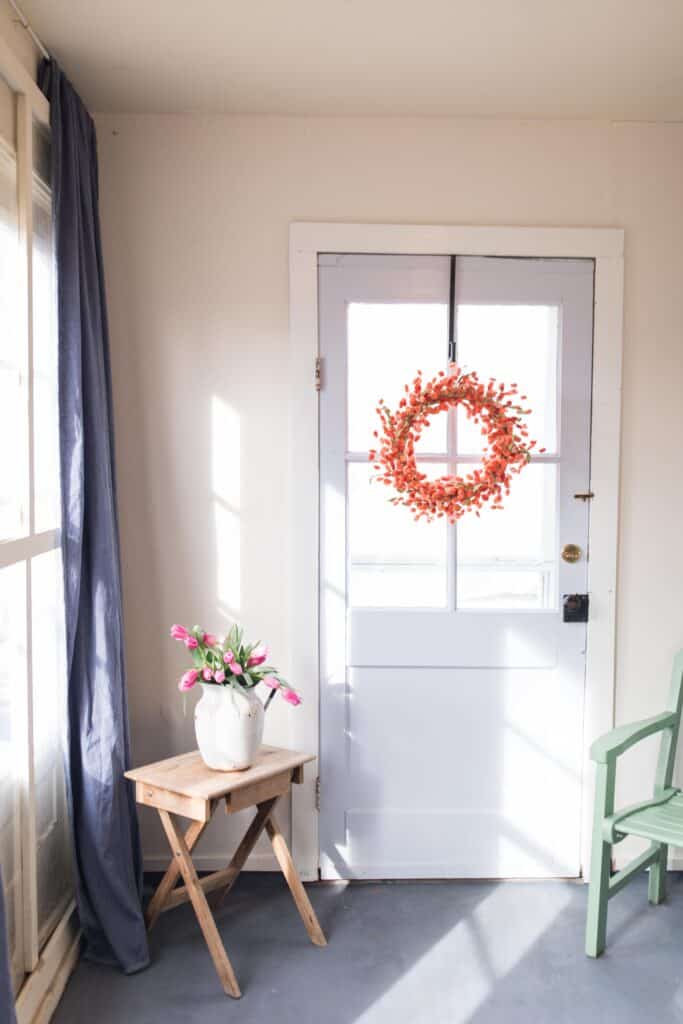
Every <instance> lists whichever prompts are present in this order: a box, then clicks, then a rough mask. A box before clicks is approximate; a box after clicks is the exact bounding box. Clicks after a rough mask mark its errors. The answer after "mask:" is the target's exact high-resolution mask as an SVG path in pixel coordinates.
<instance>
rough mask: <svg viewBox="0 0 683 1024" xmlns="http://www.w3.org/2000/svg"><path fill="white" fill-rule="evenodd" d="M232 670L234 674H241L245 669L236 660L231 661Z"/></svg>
mask: <svg viewBox="0 0 683 1024" xmlns="http://www.w3.org/2000/svg"><path fill="white" fill-rule="evenodd" d="M230 671H231V672H232V674H233V675H234V676H241V675H242V671H243V669H242V666H241V665H239V664H238V663H237V662H236V661H231V662H230Z"/></svg>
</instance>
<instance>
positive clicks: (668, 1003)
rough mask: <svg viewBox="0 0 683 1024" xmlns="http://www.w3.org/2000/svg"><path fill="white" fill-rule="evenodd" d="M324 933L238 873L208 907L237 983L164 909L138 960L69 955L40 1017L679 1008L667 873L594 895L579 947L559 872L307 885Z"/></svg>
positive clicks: (193, 927) (337, 1020)
mask: <svg viewBox="0 0 683 1024" xmlns="http://www.w3.org/2000/svg"><path fill="white" fill-rule="evenodd" d="M309 893H310V896H311V900H312V902H313V904H314V906H315V908H316V911H317V913H318V916H319V918H320V922H321V925H322V927H323V929H324V931H325V932H326V934H327V937H328V940H329V945H328V947H327V948H326V949H317V948H316V947H314V946H312V945H311V944H310V943H309V942H308V940H307V936H306V933H305V931H304V929H303V925H302V924H301V921H300V919H299V917H298V915H297V913H296V910H295V908H294V905H293V904H292V902H291V899H290V897H289V893H288V890H287V889H286V887H285V885H284V882H283V880H282V879H281V877H279V876H278V875H274V874H273V875H268V874H245V875H242V876H241V877H240V879H239V881H238V883H237V885H236V886H235V888H234V890H233V892H232V894H231V896H230V898H229V899H228V900H227V901H226V903H225V905H224V907H223V908H222V909H221V910H220V911H219V912H218V914H217V921H218V925H219V929H220V931H221V934H222V936H223V939H224V942H225V945H226V949H227V951H228V954H229V956H230V957H231V959H232V963H233V966H234V968H235V971H236V973H237V977H238V979H239V982H240V985H241V987H242V992H243V996H242V999H241V1000H239V1001H235V1000H231V999H229V998H228V997H227V996H224V995H223V994H222V991H221V989H220V986H219V984H218V980H217V977H216V975H215V973H214V969H213V965H212V963H211V960H210V958H209V955H208V953H207V950H206V947H205V945H204V942H203V940H202V937H201V935H200V933H199V930H198V927H197V924H196V922H195V920H194V917H193V914H192V911H191V909H190V908H189V907H187V906H185V907H181V908H178V909H176V910H173V911H170V912H169V913H167V914H164V915H163V916H162V918H161V919H160V921H159V923H158V924H157V926H156V928H155V929H154V931H153V932H152V935H151V952H152V966H151V967H149V968H148V969H147V970H146V971H143V972H141V973H140V974H137V975H134V976H131V977H124V976H123V975H121V974H119V973H118V972H116V971H114V970H108V969H106V968H102V967H98V966H95V965H93V964H90V963H87V962H84V961H83V962H81V963H80V964H79V965H78V967H77V969H76V971H75V972H74V974H73V976H72V978H71V980H70V982H69V984H68V986H67V989H66V992H65V993H64V997H63V999H62V1002H61V1003H60V1006H59V1008H58V1010H57V1012H56V1014H55V1017H54V1018H53V1020H54V1022H55V1024H86V1022H87V1024H93V1022H95V1024H122V1022H125V1024H162V1022H163V1024H180V1022H191V1021H197V1022H202V1024H217V1022H221V1024H225V1022H232V1021H239V1022H240V1024H256V1022H259V1024H266V1022H271V1021H272V1022H273V1024H403V1022H405V1024H465V1022H467V1024H545V1022H548V1024H590V1022H593V1021H595V1022H601V1024H605V1022H612V1021H614V1022H615V1024H616V1022H618V1024H632V1022H633V1024H636V1022H637V1024H650V1022H652V1024H666V1022H668V1021H681V1022H683V876H680V875H672V876H670V879H669V890H668V900H667V903H666V904H663V905H662V906H660V907H649V906H648V903H647V891H646V879H645V876H643V879H642V881H641V880H640V879H638V880H636V881H634V882H633V883H632V884H631V885H630V886H628V887H627V888H626V889H625V890H624V891H623V892H621V893H620V894H619V895H618V896H616V897H615V898H614V900H613V901H612V904H611V906H610V917H609V935H608V948H607V952H606V954H605V955H604V956H603V957H602V958H601V959H600V960H598V961H593V960H588V959H586V957H585V956H584V954H583V926H584V916H585V906H586V888H585V887H584V886H582V885H578V884H572V883H563V882H504V883H491V882H410V883H405V882H395V883H391V882H389V883H381V884H375V883H372V884H352V885H343V884H340V885H331V884H321V885H313V886H309Z"/></svg>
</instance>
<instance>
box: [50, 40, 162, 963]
mask: <svg viewBox="0 0 683 1024" xmlns="http://www.w3.org/2000/svg"><path fill="white" fill-rule="evenodd" d="M39 81H40V86H41V88H42V90H43V92H44V93H45V95H46V96H47V98H48V100H49V101H50V123H51V135H52V192H53V204H54V211H55V214H54V216H55V244H56V253H57V274H58V320H59V410H60V424H59V434H60V437H59V441H60V463H61V482H62V535H63V541H62V548H63V558H64V589H65V607H66V639H67V665H68V737H67V765H66V774H67V794H68V799H69V810H70V814H71V825H72V831H73V846H74V860H75V884H76V897H77V901H78V910H79V915H80V920H81V926H82V928H83V934H84V937H85V956H87V957H88V958H89V959H91V960H95V961H97V962H98V963H105V964H118V965H120V966H121V968H122V969H123V970H124V971H126V973H130V972H133V971H137V970H140V969H141V968H143V967H146V966H147V964H148V963H149V953H148V948H147V936H146V932H145V925H144V920H143V916H142V910H141V891H142V859H141V855H140V839H139V834H138V826H137V818H136V814H135V802H134V798H133V792H132V788H131V786H130V784H129V783H127V782H126V781H125V780H124V778H123V772H124V771H125V769H126V768H128V767H129V762H130V744H129V733H128V709H127V703H126V684H125V675H124V662H123V623H122V614H121V577H120V564H119V542H118V524H117V516H116V487H115V479H114V443H113V429H112V400H111V374H110V366H109V339H108V330H107V312H106V302H105V291H104V275H103V266H102V249H101V242H100V224H99V213H98V182H97V148H96V137H95V125H94V123H93V120H92V118H91V117H90V115H89V114H88V111H87V110H86V109H85V107H84V105H83V103H82V101H81V99H80V97H79V96H78V94H77V93H76V91H75V90H74V88H73V86H72V85H71V83H70V82H69V80H68V79H67V78H66V76H65V75H64V74H63V73H62V71H61V70H60V68H59V66H58V64H57V63H56V62H55V61H54V60H50V61H43V62H42V64H41V67H40V73H39Z"/></svg>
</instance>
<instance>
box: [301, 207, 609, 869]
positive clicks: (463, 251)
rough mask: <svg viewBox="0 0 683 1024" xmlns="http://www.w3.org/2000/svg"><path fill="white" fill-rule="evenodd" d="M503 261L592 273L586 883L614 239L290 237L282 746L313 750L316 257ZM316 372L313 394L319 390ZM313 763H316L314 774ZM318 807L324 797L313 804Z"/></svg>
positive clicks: (314, 864) (410, 234)
mask: <svg viewBox="0 0 683 1024" xmlns="http://www.w3.org/2000/svg"><path fill="white" fill-rule="evenodd" d="M320 253H405V254H409V255H432V256H435V255H444V256H448V255H452V254H456V255H467V256H511V257H515V256H518V257H523V256H527V257H532V258H533V257H536V258H544V257H545V258H552V257H555V258H560V259H561V258H565V259H570V258H573V259H581V258H583V259H592V260H594V261H595V315H594V324H593V395H592V422H591V490H593V491H594V493H595V497H594V499H593V500H592V501H591V515H590V528H589V546H590V552H591V557H590V562H589V592H590V599H591V600H590V612H589V620H588V647H587V653H586V703H585V726H584V771H583V777H582V808H583V810H582V832H581V861H582V874H583V878H584V880H588V869H589V865H590V837H591V818H592V805H593V772H592V771H591V770H590V759H589V747H590V743H591V742H592V740H593V739H594V738H595V737H596V736H598V735H600V734H601V733H603V732H605V731H607V730H608V729H610V728H611V727H612V725H613V723H614V685H615V637H616V608H615V604H616V587H617V549H618V526H619V458H620V455H619V450H620V430H621V365H622V348H623V293H624V232H623V230H621V229H618V228H533V227H461V226H447V225H443V226H427V225H425V226H420V225H398V224H334V223H294V224H292V225H290V248H289V270H290V276H289V286H290V371H291V379H290V396H291V405H290V479H291V480H292V481H294V482H295V486H292V488H291V491H290V494H291V501H292V523H293V524H295V527H294V528H293V529H292V530H291V531H290V541H289V560H288V562H289V573H290V588H291V589H290V601H289V609H290V610H289V636H290V643H291V645H292V647H291V655H290V664H289V671H290V678H291V679H292V681H293V683H294V684H295V685H296V686H297V688H298V689H300V690H301V693H302V696H303V698H304V702H303V704H302V706H301V708H299V709H298V711H297V714H296V715H292V716H291V727H290V741H291V743H292V745H293V746H294V747H296V748H298V749H300V750H306V751H310V752H311V753H314V754H316V756H317V755H318V750H319V688H320V680H319V664H320V650H319V592H318V579H319V468H318V466H319V454H320V453H319V428H318V405H319V402H318V392H317V391H316V388H315V386H314V375H315V367H316V360H317V359H318V351H319V349H318V255H319V254H320ZM324 374H325V371H324V367H322V386H323V387H324ZM316 763H317V762H316ZM316 789H317V786H316V779H315V767H312V770H311V771H310V772H309V773H308V776H307V780H306V782H305V783H304V785H303V786H296V787H295V791H293V792H292V851H293V855H294V859H295V861H296V864H297V868H298V870H299V872H300V874H301V875H302V877H303V878H304V879H305V880H308V881H312V880H315V879H317V878H318V864H319V843H318V818H317V813H316V803H317V794H316ZM322 799H324V793H323V794H322Z"/></svg>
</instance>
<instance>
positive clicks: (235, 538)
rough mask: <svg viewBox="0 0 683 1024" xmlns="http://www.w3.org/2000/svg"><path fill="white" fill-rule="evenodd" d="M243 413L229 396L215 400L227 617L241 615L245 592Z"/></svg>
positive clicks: (215, 496)
mask: <svg viewBox="0 0 683 1024" xmlns="http://www.w3.org/2000/svg"><path fill="white" fill-rule="evenodd" d="M240 434H241V430H240V416H239V413H238V412H236V410H235V409H233V408H232V406H231V405H229V404H228V403H227V402H226V401H225V399H223V398H221V397H220V396H218V395H214V396H213V397H212V399H211V494H212V501H213V515H214V529H215V535H216V599H217V603H218V607H219V608H220V611H221V612H222V614H224V615H225V616H226V618H229V619H233V618H236V617H238V615H239V612H240V606H241V601H242V592H241V568H242V566H241V535H240V534H241V531H240V501H241V448H240V441H241V437H240Z"/></svg>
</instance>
